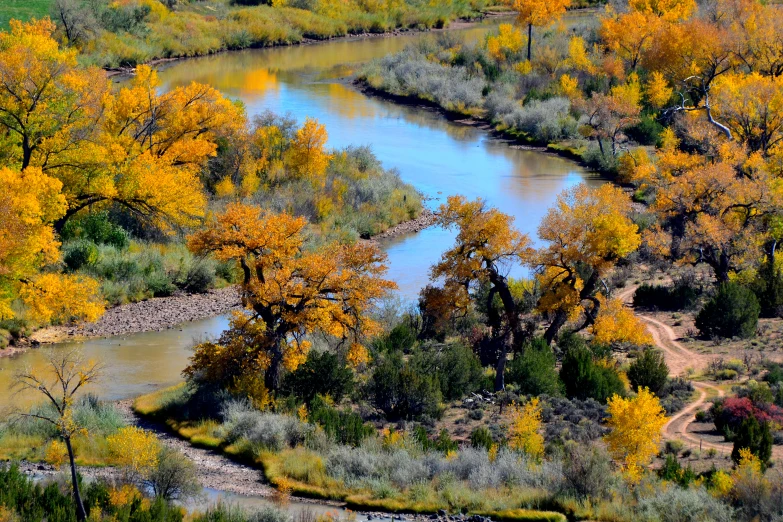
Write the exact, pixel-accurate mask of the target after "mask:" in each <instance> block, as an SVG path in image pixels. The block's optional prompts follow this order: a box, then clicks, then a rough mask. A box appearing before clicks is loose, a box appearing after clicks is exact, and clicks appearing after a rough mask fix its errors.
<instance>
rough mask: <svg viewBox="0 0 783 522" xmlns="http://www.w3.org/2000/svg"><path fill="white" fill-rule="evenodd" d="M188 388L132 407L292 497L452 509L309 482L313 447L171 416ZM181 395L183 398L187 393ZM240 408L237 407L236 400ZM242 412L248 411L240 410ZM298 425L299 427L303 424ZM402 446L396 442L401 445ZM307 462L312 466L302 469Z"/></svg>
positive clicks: (534, 521)
mask: <svg viewBox="0 0 783 522" xmlns="http://www.w3.org/2000/svg"><path fill="white" fill-rule="evenodd" d="M187 394H188V392H187V387H186V384H185V383H182V384H179V385H175V386H172V387H170V388H165V389H162V390H158V391H156V392H153V393H150V394H146V395H142V396H140V397H138V398H137V399H135V400H134V401H133V411H134V413H135V414H136V415H138V416H139V417H141V418H144V419H148V420H150V421H153V422H159V423H162V424H163V425H165V426H166V427H167V429H168V430H170V431H171V433H173V434H174V435H176V436H177V437H179V438H181V439H183V440H185V441H188V442H189V443H190V444H191V445H193V446H195V447H198V448H202V449H208V450H212V451H215V452H217V453H219V454H221V455H224V456H225V457H227V458H228V459H230V460H233V461H236V462H239V463H242V464H245V465H249V466H252V467H254V468H255V469H258V470H260V471H262V472H263V476H264V478H265V479H266V481H267V482H268V483H269V484H270V485H272V486H273V487H274V488H276V489H277V490H283V491H286V492H287V494H290V495H293V496H295V497H300V498H304V499H313V500H320V501H337V502H341V503H342V505H343V507H345V508H347V509H351V510H356V511H364V512H366V511H371V512H378V511H380V512H383V513H398V514H410V515H431V514H435V513H442V512H448V513H451V512H453V511H454V510H455V506H454V505H450V504H449V503H448V502H444V501H442V500H441V501H438V502H435V503H433V502H432V501H422V500H417V499H415V498H407V499H405V500H402V499H400V498H399V497H397V498H394V499H392V498H389V499H388V500H383V499H378V498H373V495H368V494H367V491H366V490H365V488H352V487H350V486H347V487H346V486H345V485H343V486H338V481H332V483H331V486H332V487H331V488H329V487H323V486H318V485H313V484H312V483H311V482H313V480H314V479H313V477H314V476H315V475H317V474H323V469H322V468H323V463H320V462H321V460H320V457H318V456H317V453H312V452H310V453H308V451H307V450H305V449H304V448H301V451H300V450H299V449H293V450H291V449H283V450H282V452H280V451H274V450H271V449H270V450H266V451H256V449H255V448H252V447H250V446H248V444H247V441H243V440H233V442H232V440H229V438H227V437H225V436H221V435H220V434H218V433H220V432H221V429H220V426H219V425H217V424H215V423H214V422H211V423H210V422H206V423H205V422H201V421H189V420H182V419H180V420H177V419H175V418H173V417H172V414H173V412H174V411H176V409H177V405H178V403H181V402H182V401H183V398H184V396H186V395H187ZM184 400H185V402H187V399H184ZM239 408H240V409H241V405H240V406H239ZM247 413H249V412H242V413H239V414H240V415H243V414H247ZM278 417H279V416H278ZM248 420H249V419H248ZM240 422H241V421H240ZM302 426H303V427H304V426H305V424H303V425H302ZM300 429H301V428H300ZM305 429H306V428H305ZM224 431H225V430H224ZM398 435H400V434H398ZM392 438H393V436H392ZM401 440H402V439H400V441H401ZM395 444H396V443H395ZM284 446H285V444H284ZM402 447H403V446H402V444H401V445H400V448H402ZM346 450H347V451H351V450H353V451H358V448H346ZM313 459H314V460H313ZM294 460H300V461H302V462H301V463H300V464H299V465H300V466H304V468H302V469H301V470H300V472H301V480H295V479H294V480H292V479H291V478H290V476H289V475H290V470H289V469H288V468H289V467H290V466H291V462H292V461H294ZM308 460H310V462H309V463H307V461H308ZM319 463H320V464H319ZM312 465H314V466H315V468H313V469H306V468H309V467H310V466H312ZM316 481H317V480H316ZM339 482H342V481H339ZM536 502H538V501H537V500H532V503H536ZM458 511H459V513H461V514H462V515H468V516H470V515H479V516H482V517H490V518H491V519H492V520H497V521H501V522H566V520H567V517H566V515H564V514H563V513H559V512H555V511H550V510H547V509H546V508H544V509H523V508H513V509H476V508H473V509H471V508H470V507H461V508H460V509H458Z"/></svg>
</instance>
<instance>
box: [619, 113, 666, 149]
mask: <svg viewBox="0 0 783 522" xmlns="http://www.w3.org/2000/svg"><path fill="white" fill-rule="evenodd" d="M662 131H663V125H661V124H660V123H658V120H656V119H655V117H654V116H652V115H649V114H646V115H644V116H642V118H641V120H639V123H637V124H636V125H633V126H631V127H629V128H628V129H626V130H625V133H626V134H627V135H628V137H629V138H631V139H632V140H634V141H635V142H637V143H638V144H640V145H656V144H658V140H659V138H660V135H661V132H662Z"/></svg>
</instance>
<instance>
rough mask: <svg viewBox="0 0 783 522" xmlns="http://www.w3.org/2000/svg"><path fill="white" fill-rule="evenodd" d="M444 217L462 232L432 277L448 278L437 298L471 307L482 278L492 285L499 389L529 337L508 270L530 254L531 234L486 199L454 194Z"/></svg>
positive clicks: (442, 221)
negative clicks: (512, 354) (510, 359)
mask: <svg viewBox="0 0 783 522" xmlns="http://www.w3.org/2000/svg"><path fill="white" fill-rule="evenodd" d="M438 223H439V224H440V225H441V226H443V227H445V228H456V229H457V238H456V241H455V244H454V246H453V247H452V248H451V249H449V250H447V251H446V252H444V253H443V255H442V257H441V260H440V262H438V263H437V264H435V265H434V266H433V267H432V271H431V279H432V280H433V281H438V280H441V279H442V281H443V285H442V291H441V292H439V299H438V300H437V302H438V303H439V304H440V305H441V306H445V307H448V308H450V309H456V310H458V311H461V312H462V313H466V312H467V310H468V309H469V307H470V306H471V300H472V298H473V295H472V293H471V291H472V290H474V289H475V287H477V286H478V285H481V284H485V285H488V286H489V291H488V292H487V293H486V297H485V298H486V303H485V304H486V308H487V310H488V313H489V315H490V317H488V322H489V326H490V327H491V328H492V329H493V330H494V332H493V333H494V334H495V335H497V336H498V337H500V338H501V349H500V355H499V357H498V361H497V368H496V370H497V372H496V377H495V389H496V390H501V389H503V387H504V384H505V383H504V373H505V365H506V359H507V356H508V352H509V350H510V349H511V348H512V347H514V346H517V345H521V343H522V342H523V341H524V340H525V338H526V337H527V333H526V332H525V329H524V325H523V323H522V320H521V318H520V307H519V304H518V303H517V301H516V299H515V298H514V295H513V294H512V291H511V288H510V286H509V280H508V278H507V277H506V274H507V273H508V270H509V268H510V267H511V266H513V265H514V264H521V263H522V261H523V259H524V258H525V257H526V256H528V255H529V254H530V252H531V248H530V239H529V238H528V237H527V236H526V235H525V234H522V233H521V232H519V231H518V230H516V229H515V228H514V227H513V226H512V224H513V218H512V217H511V216H508V215H506V214H503V213H502V212H500V211H498V210H497V209H495V208H488V207H487V205H486V203H485V202H484V201H482V200H481V199H477V200H475V201H468V200H467V199H465V198H464V197H462V196H451V197H449V198H448V201H447V203H446V204H444V205H442V206H441V207H440V209H439V211H438ZM495 298H499V299H500V302H501V304H502V310H503V315H502V317H501V316H500V315H497V314H495V312H494V310H495V305H494V301H495ZM441 313H443V314H446V313H447V311H446V310H441Z"/></svg>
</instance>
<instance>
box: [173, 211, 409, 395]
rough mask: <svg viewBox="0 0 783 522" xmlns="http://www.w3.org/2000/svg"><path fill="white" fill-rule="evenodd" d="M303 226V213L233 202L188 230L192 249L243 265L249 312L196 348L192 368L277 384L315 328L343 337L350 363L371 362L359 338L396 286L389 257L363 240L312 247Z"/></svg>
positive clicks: (370, 329)
mask: <svg viewBox="0 0 783 522" xmlns="http://www.w3.org/2000/svg"><path fill="white" fill-rule="evenodd" d="M305 226H306V221H305V220H304V218H294V217H292V216H290V215H287V214H272V213H268V212H265V211H264V210H262V209H260V208H258V207H253V206H248V205H243V204H239V203H235V204H231V205H229V206H228V208H227V209H226V211H225V212H224V213H222V214H220V215H218V216H217V217H216V218H215V219H214V220H212V221H210V222H209V223H208V224H207V226H206V227H205V228H204V229H203V230H200V231H198V232H196V233H195V234H193V235H192V236H190V238H189V240H188V245H189V247H190V248H191V250H193V252H195V253H198V254H206V253H212V254H213V255H214V256H215V257H216V258H217V259H219V260H222V261H229V260H234V261H236V262H237V263H238V264H239V266H240V267H241V269H242V274H243V278H242V282H241V286H240V291H241V294H242V302H243V304H244V306H245V309H246V313H244V314H237V315H236V316H235V317H234V320H233V321H232V323H231V329H230V330H229V331H228V332H226V333H225V334H224V335H223V337H222V338H221V340H220V341H219V342H218V343H205V344H202V345H200V346H199V347H198V349H197V350H196V354H195V355H194V357H193V360H192V361H191V365H190V366H189V367H188V369H186V374H187V375H189V376H191V377H192V376H197V375H201V376H205V377H206V378H207V379H216V380H222V381H223V382H226V381H228V382H230V381H231V379H233V378H237V377H242V376H243V374H248V373H249V374H256V375H260V374H261V373H263V375H264V380H265V385H266V387H267V388H268V389H269V390H272V391H274V390H277V389H278V388H279V386H280V379H281V376H282V369H283V368H284V367H285V368H287V369H289V370H294V369H296V368H297V367H298V366H299V365H300V364H301V363H303V362H304V360H305V359H306V357H307V353H308V351H309V349H310V346H311V341H310V340H309V339H308V337H309V336H310V335H312V334H314V333H316V332H322V333H324V334H327V335H329V336H331V337H334V338H337V339H341V340H342V341H344V343H345V344H346V345H347V349H346V358H347V360H348V361H349V362H351V363H353V364H360V363H362V362H364V361H366V358H367V351H366V349H365V348H364V347H363V345H362V344H361V343H362V339H363V338H364V337H365V336H368V335H373V334H375V333H377V331H378V324H377V323H376V322H375V321H374V320H373V319H372V318H371V317H370V315H369V310H370V307H371V305H372V304H373V303H374V302H375V301H376V300H377V299H379V298H381V297H383V296H384V295H385V294H386V292H387V291H389V290H391V289H393V288H396V285H395V284H394V283H392V282H391V281H387V280H385V279H383V277H382V276H383V274H384V272H385V271H386V267H385V266H384V264H383V261H384V259H385V256H384V255H383V254H381V253H380V252H379V251H378V250H377V249H376V248H375V247H374V246H370V245H366V244H354V245H339V244H332V245H327V246H324V247H322V248H319V249H317V250H314V251H312V250H308V249H306V248H305V239H306V233H305Z"/></svg>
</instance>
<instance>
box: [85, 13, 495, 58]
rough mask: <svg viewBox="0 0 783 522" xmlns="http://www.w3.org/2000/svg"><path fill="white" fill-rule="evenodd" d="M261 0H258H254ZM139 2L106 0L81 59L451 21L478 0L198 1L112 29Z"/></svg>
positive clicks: (164, 54)
mask: <svg viewBox="0 0 783 522" xmlns="http://www.w3.org/2000/svg"><path fill="white" fill-rule="evenodd" d="M148 3H149V2H148ZM259 3H260V2H259ZM138 5H141V2H124V3H123V4H121V5H120V4H109V5H108V6H106V7H104V8H100V9H98V10H97V12H96V13H94V18H95V19H97V20H98V21H99V22H100V23H99V26H102V27H99V28H98V30H97V36H96V37H95V38H94V39H92V40H91V41H89V42H88V43H87V44H86V45H85V46H84V49H83V51H84V54H85V61H87V62H88V63H92V64H95V65H99V66H102V67H117V66H134V65H136V64H139V63H143V62H148V61H150V60H153V59H155V58H169V57H184V56H199V55H206V54H212V53H216V52H219V51H223V50H228V49H243V48H249V47H267V46H272V45H286V44H292V43H298V42H301V41H303V40H304V39H316V40H323V39H327V38H332V37H335V36H343V35H347V34H359V33H382V32H386V31H390V30H393V29H400V28H418V29H427V28H432V27H444V26H446V25H447V24H448V23H449V22H450V21H451V20H454V19H457V18H465V17H475V16H477V15H479V14H480V13H481V11H482V10H483V9H484V7H485V5H486V3H485V1H484V0H449V1H444V2H437V3H435V2H420V1H417V0H407V1H404V2H399V3H397V4H395V5H390V4H387V3H386V2H375V1H356V0H348V1H346V2H329V1H323V0H312V1H311V0H289V1H288V2H285V1H283V2H275V3H274V7H273V6H271V5H256V6H252V7H243V6H236V5H232V4H231V3H229V2H226V1H223V0H204V1H201V2H193V3H192V4H190V5H188V4H187V3H186V4H184V5H182V4H180V7H179V8H178V9H176V10H168V9H161V8H162V7H163V6H162V5H161V6H160V7H157V8H156V9H153V10H151V11H148V12H146V14H145V13H144V11H138V10H137V11H136V12H141V13H142V14H144V17H143V21H142V23H141V24H139V25H137V26H133V27H122V26H120V27H118V26H116V24H112V23H110V22H112V21H114V20H116V19H117V18H118V17H117V16H116V12H120V11H122V10H126V11H127V10H128V9H129V8H130V7H129V6H131V7H132V6H138Z"/></svg>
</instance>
